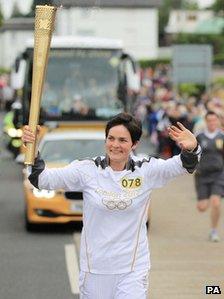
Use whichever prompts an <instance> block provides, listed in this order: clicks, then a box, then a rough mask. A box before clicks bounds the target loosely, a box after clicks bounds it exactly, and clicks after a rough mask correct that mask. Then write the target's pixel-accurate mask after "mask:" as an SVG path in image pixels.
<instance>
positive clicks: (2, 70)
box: [0, 67, 10, 75]
mask: <svg viewBox="0 0 224 299" xmlns="http://www.w3.org/2000/svg"><path fill="white" fill-rule="evenodd" d="M9 73H10V70H9V69H5V68H2V67H0V75H3V74H9Z"/></svg>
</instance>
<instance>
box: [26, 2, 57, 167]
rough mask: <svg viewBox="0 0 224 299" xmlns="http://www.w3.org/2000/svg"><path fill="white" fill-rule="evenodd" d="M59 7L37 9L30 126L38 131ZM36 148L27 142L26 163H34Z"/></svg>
mask: <svg viewBox="0 0 224 299" xmlns="http://www.w3.org/2000/svg"><path fill="white" fill-rule="evenodd" d="M56 11H57V8H56V7H54V6H47V5H37V6H36V10H35V29H34V54H33V77H32V93H31V103H30V115H29V127H30V128H31V129H32V131H33V132H34V134H36V133H37V124H38V122H39V115H40V103H41V95H42V91H43V85H44V80H45V75H46V69H47V62H48V56H49V49H50V43H51V37H52V32H53V29H54V21H55V16H56ZM35 150H36V140H35V142H34V143H27V149H26V154H25V162H24V163H25V164H27V165H33V164H34V158H35Z"/></svg>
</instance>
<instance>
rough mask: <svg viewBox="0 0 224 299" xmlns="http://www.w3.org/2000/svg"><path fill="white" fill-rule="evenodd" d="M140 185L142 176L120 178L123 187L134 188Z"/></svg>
mask: <svg viewBox="0 0 224 299" xmlns="http://www.w3.org/2000/svg"><path fill="white" fill-rule="evenodd" d="M141 185H142V178H141V177H136V178H122V179H121V186H122V188H125V189H136V188H140V187H141Z"/></svg>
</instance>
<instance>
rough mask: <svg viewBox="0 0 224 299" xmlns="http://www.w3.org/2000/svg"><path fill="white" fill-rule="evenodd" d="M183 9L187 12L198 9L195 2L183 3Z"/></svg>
mask: <svg viewBox="0 0 224 299" xmlns="http://www.w3.org/2000/svg"><path fill="white" fill-rule="evenodd" d="M182 8H183V9H188V10H197V9H198V3H197V1H187V0H185V1H183V4H182Z"/></svg>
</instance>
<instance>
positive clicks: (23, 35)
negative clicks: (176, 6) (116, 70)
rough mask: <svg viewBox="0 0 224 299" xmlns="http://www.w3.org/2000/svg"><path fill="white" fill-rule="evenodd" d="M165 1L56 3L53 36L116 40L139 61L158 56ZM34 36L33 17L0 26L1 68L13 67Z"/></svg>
mask: <svg viewBox="0 0 224 299" xmlns="http://www.w3.org/2000/svg"><path fill="white" fill-rule="evenodd" d="M161 2H162V0H138V1H135V0H89V1H87V0H70V1H69V0H60V1H59V0H55V1H52V4H53V5H56V6H57V7H58V6H59V4H62V7H63V8H62V9H58V11H57V17H56V24H55V31H54V35H72V36H74V35H78V36H94V37H106V38H115V39H120V40H122V41H123V44H124V48H125V50H126V51H127V52H128V53H129V54H131V55H133V56H134V57H135V58H137V59H144V58H151V59H153V58H157V56H158V7H159V5H160V4H161ZM33 33H34V20H33V19H32V18H12V19H9V20H7V21H6V22H5V23H4V25H3V26H2V27H0V45H1V47H0V67H4V68H10V67H11V66H12V64H13V62H14V60H15V58H16V56H17V55H18V53H19V52H21V51H22V49H23V47H24V45H25V42H26V40H27V39H29V38H30V37H33Z"/></svg>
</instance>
